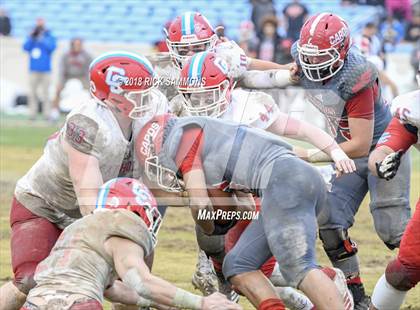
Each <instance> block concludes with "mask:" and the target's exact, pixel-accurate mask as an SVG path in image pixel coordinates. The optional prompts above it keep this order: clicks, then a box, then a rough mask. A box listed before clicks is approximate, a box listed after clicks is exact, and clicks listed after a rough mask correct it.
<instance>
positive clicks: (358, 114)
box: [345, 83, 378, 120]
mask: <svg viewBox="0 0 420 310" xmlns="http://www.w3.org/2000/svg"><path fill="white" fill-rule="evenodd" d="M377 95H378V84H377V83H375V84H374V85H372V86H371V87H368V88H366V89H365V90H363V91H361V92H360V93H358V94H357V95H356V96H354V97H353V98H351V99H350V100H349V101H347V104H346V107H345V109H346V111H347V115H348V117H349V118H364V119H369V120H370V119H373V115H374V112H373V111H374V102H375V98H376V96H377Z"/></svg>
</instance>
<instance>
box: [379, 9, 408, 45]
mask: <svg viewBox="0 0 420 310" xmlns="http://www.w3.org/2000/svg"><path fill="white" fill-rule="evenodd" d="M381 36H382V38H383V39H384V48H385V52H386V53H388V52H392V51H394V49H395V46H396V45H397V44H398V43H399V42H400V41H401V40H402V39H403V38H404V26H403V24H402V23H401V22H399V21H398V20H397V19H395V18H394V17H393V16H392V15H391V16H388V17H387V18H386V20H385V22H384V23H383V24H382V25H381Z"/></svg>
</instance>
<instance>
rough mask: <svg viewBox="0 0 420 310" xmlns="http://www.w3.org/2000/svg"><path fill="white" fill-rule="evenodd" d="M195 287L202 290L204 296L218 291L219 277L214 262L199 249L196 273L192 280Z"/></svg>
mask: <svg viewBox="0 0 420 310" xmlns="http://www.w3.org/2000/svg"><path fill="white" fill-rule="evenodd" d="M191 283H192V285H193V286H194V288H195V289H197V290H200V291H201V293H202V294H203V295H204V296H208V295H211V294H213V293H214V292H217V291H218V289H217V277H216V273H215V272H214V269H213V264H212V263H211V261H210V259H209V258H208V257H207V255H206V254H205V253H204V252H203V251H201V250H200V251H199V253H198V258H197V265H196V269H195V273H194V275H193V277H192V280H191Z"/></svg>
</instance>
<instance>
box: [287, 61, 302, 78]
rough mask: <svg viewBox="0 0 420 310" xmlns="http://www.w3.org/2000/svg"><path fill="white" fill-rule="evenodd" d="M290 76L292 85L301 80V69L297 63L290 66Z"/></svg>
mask: <svg viewBox="0 0 420 310" xmlns="http://www.w3.org/2000/svg"><path fill="white" fill-rule="evenodd" d="M289 74H290V81H291V82H292V83H297V82H299V80H300V76H299V67H298V65H297V64H296V63H295V62H293V63H291V64H289Z"/></svg>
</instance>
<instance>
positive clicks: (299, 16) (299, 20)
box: [283, 0, 308, 42]
mask: <svg viewBox="0 0 420 310" xmlns="http://www.w3.org/2000/svg"><path fill="white" fill-rule="evenodd" d="M283 15H284V19H285V21H286V37H287V38H288V39H290V40H292V41H293V42H295V41H297V40H298V39H299V34H300V29H301V28H302V26H303V24H304V23H305V21H306V19H307V17H308V9H307V8H306V6H304V5H303V4H301V3H299V0H293V2H291V3H289V4H287V5H286V6H285V7H284V9H283Z"/></svg>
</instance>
